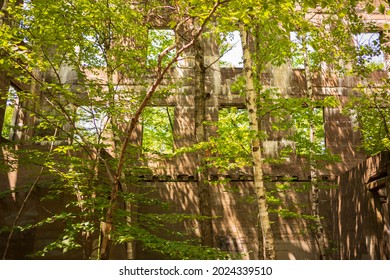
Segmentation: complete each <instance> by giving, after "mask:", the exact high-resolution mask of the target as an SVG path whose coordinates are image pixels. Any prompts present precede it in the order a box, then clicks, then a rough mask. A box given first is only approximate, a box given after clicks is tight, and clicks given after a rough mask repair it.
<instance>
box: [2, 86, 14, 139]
mask: <svg viewBox="0 0 390 280" xmlns="http://www.w3.org/2000/svg"><path fill="white" fill-rule="evenodd" d="M17 102H18V95H17V92H16V89H15V88H14V87H12V86H10V87H9V90H8V96H7V101H6V103H5V108H4V109H5V113H4V121H3V129H2V131H1V136H2V137H3V138H6V139H9V138H10V136H11V134H12V130H13V127H14V123H13V115H14V111H15V106H16V104H17Z"/></svg>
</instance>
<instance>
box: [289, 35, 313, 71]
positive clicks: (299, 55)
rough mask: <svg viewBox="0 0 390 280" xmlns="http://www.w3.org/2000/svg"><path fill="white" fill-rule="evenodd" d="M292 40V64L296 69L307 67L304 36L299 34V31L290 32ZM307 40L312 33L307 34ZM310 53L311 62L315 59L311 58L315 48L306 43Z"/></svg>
mask: <svg viewBox="0 0 390 280" xmlns="http://www.w3.org/2000/svg"><path fill="white" fill-rule="evenodd" d="M290 40H291V42H292V43H293V49H292V56H291V64H292V68H294V69H305V59H304V51H305V50H304V48H303V40H302V36H300V35H298V32H295V31H294V32H290ZM306 41H310V35H308V34H307V35H306ZM306 47H307V51H308V54H309V60H310V63H312V62H313V61H312V60H311V59H310V54H311V53H313V52H314V49H313V47H312V46H310V44H306Z"/></svg>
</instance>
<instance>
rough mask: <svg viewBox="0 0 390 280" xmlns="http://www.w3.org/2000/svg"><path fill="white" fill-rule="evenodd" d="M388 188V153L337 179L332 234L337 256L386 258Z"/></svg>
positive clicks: (388, 244) (388, 246) (389, 240)
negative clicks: (336, 246)
mask: <svg viewBox="0 0 390 280" xmlns="http://www.w3.org/2000/svg"><path fill="white" fill-rule="evenodd" d="M389 191H390V152H382V153H381V154H378V155H376V156H374V157H371V158H369V159H367V160H366V161H365V162H363V163H361V164H359V165H358V166H357V167H355V168H353V169H351V170H350V171H348V172H347V173H345V174H343V175H341V176H340V177H339V178H338V190H336V191H334V193H333V195H334V196H333V205H334V210H335V213H337V215H336V216H334V219H333V223H334V224H333V228H334V230H333V233H334V235H335V236H334V239H335V240H337V241H338V244H339V246H338V250H339V252H338V253H339V257H340V258H341V259H385V260H388V259H390V217H389V202H388V194H389Z"/></svg>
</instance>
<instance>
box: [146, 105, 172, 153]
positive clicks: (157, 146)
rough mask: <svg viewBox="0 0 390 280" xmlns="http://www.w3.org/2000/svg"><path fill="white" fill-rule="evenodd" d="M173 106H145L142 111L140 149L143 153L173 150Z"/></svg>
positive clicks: (169, 151)
mask: <svg viewBox="0 0 390 280" xmlns="http://www.w3.org/2000/svg"><path fill="white" fill-rule="evenodd" d="M174 114H175V107H172V106H158V107H157V106H156V107H146V108H145V110H144V111H143V113H142V150H143V152H145V153H156V154H172V153H173V152H174V138H173V137H174V133H173V132H174Z"/></svg>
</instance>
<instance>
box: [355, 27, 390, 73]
mask: <svg viewBox="0 0 390 280" xmlns="http://www.w3.org/2000/svg"><path fill="white" fill-rule="evenodd" d="M353 40H354V43H355V46H356V50H357V55H358V63H359V64H361V65H365V66H366V67H370V68H372V69H373V70H379V69H383V67H384V62H385V59H384V54H383V52H382V50H381V46H380V34H379V33H360V34H357V35H355V36H354V37H353Z"/></svg>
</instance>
